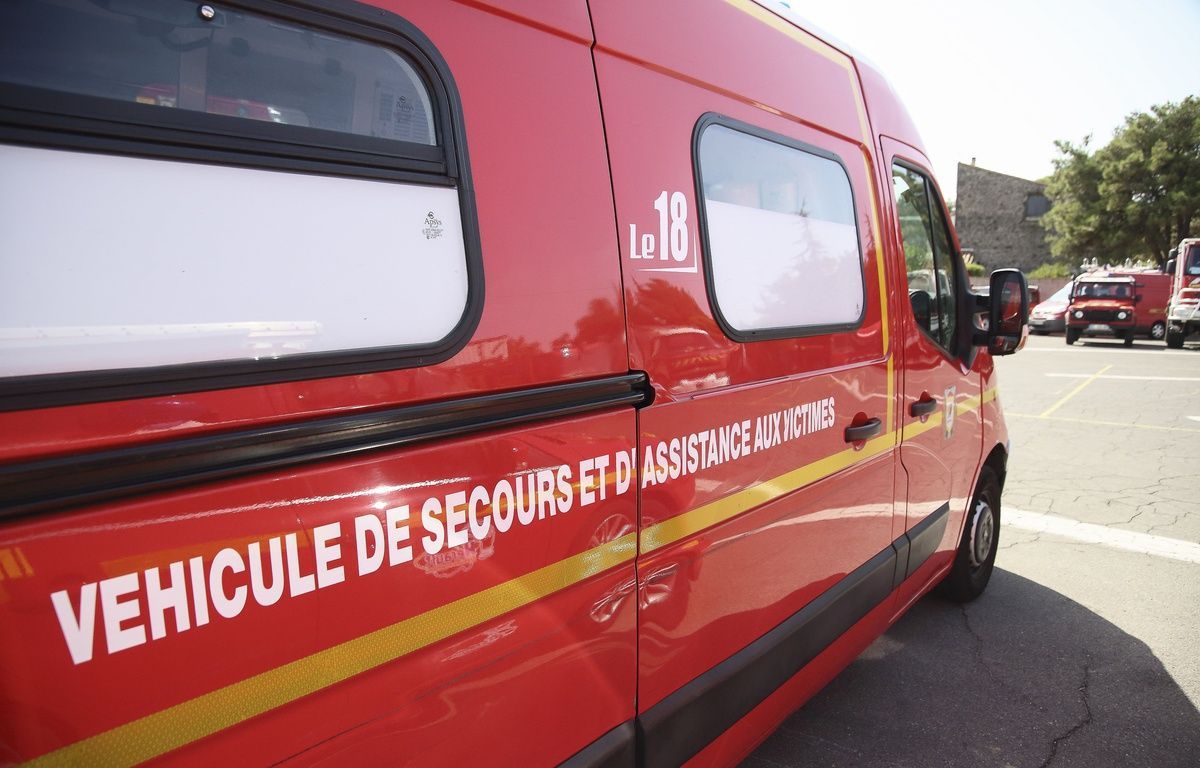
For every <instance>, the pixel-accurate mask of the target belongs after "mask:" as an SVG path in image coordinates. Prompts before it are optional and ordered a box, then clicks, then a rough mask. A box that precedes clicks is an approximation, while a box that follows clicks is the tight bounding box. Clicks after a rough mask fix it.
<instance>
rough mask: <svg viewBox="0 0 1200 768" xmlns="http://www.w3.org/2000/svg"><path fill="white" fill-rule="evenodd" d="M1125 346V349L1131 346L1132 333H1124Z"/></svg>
mask: <svg viewBox="0 0 1200 768" xmlns="http://www.w3.org/2000/svg"><path fill="white" fill-rule="evenodd" d="M1125 346H1127V347H1132V346H1133V331H1126V332H1125Z"/></svg>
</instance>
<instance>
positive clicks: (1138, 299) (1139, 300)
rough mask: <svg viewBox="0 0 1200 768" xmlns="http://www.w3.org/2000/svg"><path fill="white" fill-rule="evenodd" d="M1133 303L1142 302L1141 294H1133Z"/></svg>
mask: <svg viewBox="0 0 1200 768" xmlns="http://www.w3.org/2000/svg"><path fill="white" fill-rule="evenodd" d="M1133 303H1134V304H1141V303H1142V297H1141V296H1134V297H1133Z"/></svg>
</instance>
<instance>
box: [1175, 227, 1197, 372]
mask: <svg viewBox="0 0 1200 768" xmlns="http://www.w3.org/2000/svg"><path fill="white" fill-rule="evenodd" d="M1167 271H1168V272H1170V273H1171V275H1172V282H1171V305H1170V310H1169V313H1168V316H1167V346H1168V347H1170V348H1171V349H1179V348H1181V347H1182V346H1183V342H1184V341H1185V340H1186V339H1187V337H1188V336H1191V335H1192V334H1194V333H1200V238H1195V237H1193V238H1188V239H1186V240H1184V241H1183V242H1181V243H1180V244H1179V247H1178V248H1175V249H1172V251H1171V260H1170V261H1168V262H1167Z"/></svg>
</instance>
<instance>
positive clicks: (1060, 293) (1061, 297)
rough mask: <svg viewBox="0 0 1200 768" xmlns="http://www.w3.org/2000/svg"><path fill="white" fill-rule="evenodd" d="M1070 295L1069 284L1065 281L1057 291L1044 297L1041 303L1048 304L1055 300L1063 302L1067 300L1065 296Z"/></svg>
mask: <svg viewBox="0 0 1200 768" xmlns="http://www.w3.org/2000/svg"><path fill="white" fill-rule="evenodd" d="M1070 295H1071V284H1070V283H1067V284H1066V285H1064V286H1063V287H1062V288H1059V289H1058V290H1057V291H1055V292H1054V293H1052V294H1050V298H1048V299H1046V300H1045V301H1044V302H1042V303H1043V304H1049V303H1051V302H1056V303H1059V304H1065V303H1066V301H1067V297H1068V296H1070Z"/></svg>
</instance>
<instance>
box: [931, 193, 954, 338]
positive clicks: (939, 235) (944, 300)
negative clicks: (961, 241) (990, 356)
mask: <svg viewBox="0 0 1200 768" xmlns="http://www.w3.org/2000/svg"><path fill="white" fill-rule="evenodd" d="M926 191H927V192H928V195H929V208H930V211H931V213H932V224H933V250H934V260H935V262H936V263H937V273H938V297H937V301H938V311H939V313H940V314H941V316H942V325H941V335H940V336H941V343H942V346H944V347H945V348H946V349H954V348H955V346H954V345H955V339H956V336H957V332H958V292H957V291H955V290H954V286H956V285H958V279H957V276H956V275H955V272H954V264H955V262H956V260H957V256H956V255H955V253H954V247H953V245H951V242H952V241H951V240H950V226H949V225H948V224H947V223H946V216H945V214H944V213H943V212H942V210H943V209H942V201H941V198H939V197H938V194H937V190H935V189H934V188H933V187H932V186H930V185H926Z"/></svg>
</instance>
